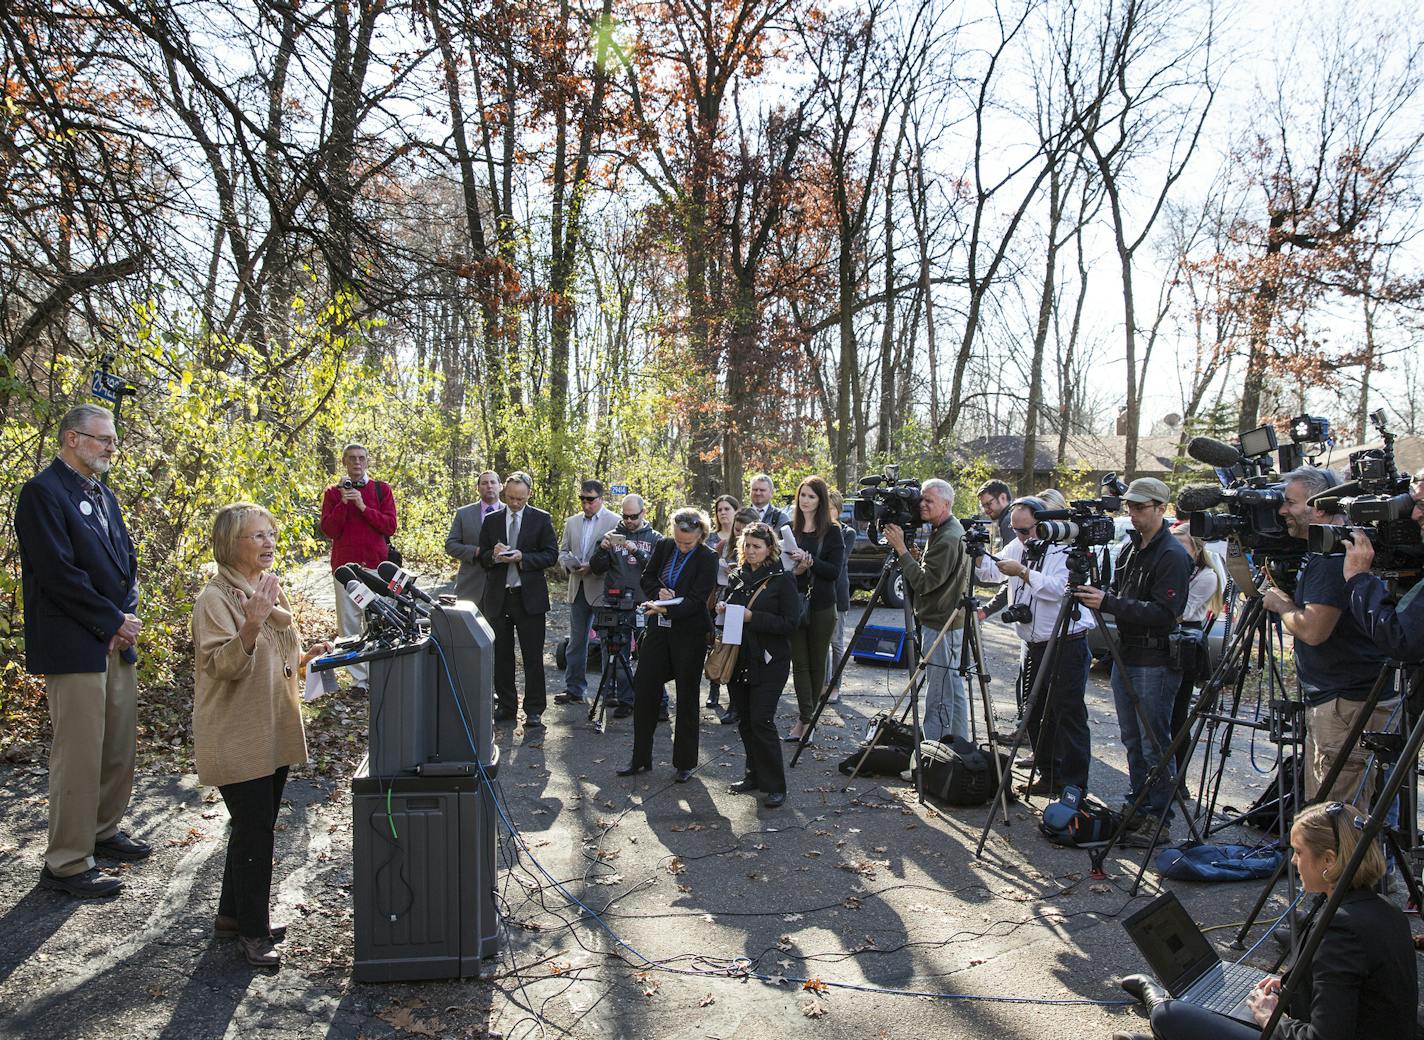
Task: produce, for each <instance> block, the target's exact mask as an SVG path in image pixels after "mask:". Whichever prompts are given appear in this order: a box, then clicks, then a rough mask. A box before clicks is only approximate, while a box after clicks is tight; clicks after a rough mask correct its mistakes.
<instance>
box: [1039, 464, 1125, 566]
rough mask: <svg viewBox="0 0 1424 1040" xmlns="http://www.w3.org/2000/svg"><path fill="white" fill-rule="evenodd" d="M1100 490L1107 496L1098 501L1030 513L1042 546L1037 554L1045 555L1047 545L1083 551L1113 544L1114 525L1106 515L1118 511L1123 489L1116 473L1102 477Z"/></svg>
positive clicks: (1120, 505) (1123, 492)
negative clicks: (1068, 546) (1064, 546)
mask: <svg viewBox="0 0 1424 1040" xmlns="http://www.w3.org/2000/svg"><path fill="white" fill-rule="evenodd" d="M1101 487H1102V490H1103V491H1105V492H1107V493H1106V494H1104V495H1102V496H1100V497H1098V498H1086V499H1075V500H1074V501H1072V502H1069V503H1068V505H1069V506H1070V507H1071V508H1068V509H1040V510H1036V511H1035V512H1034V514H1033V518H1034V520H1036V521H1037V526H1036V527H1035V533H1036V534H1037V535H1038V537H1039V540H1040V541H1041V542H1042V543H1043V546H1042V547H1041V548H1038V552H1039V553H1040V554H1042V553H1044V552H1046V551H1047V547H1048V546H1049V545H1070V546H1072V547H1073V548H1075V549H1085V550H1086V549H1092V548H1095V547H1097V546H1100V545H1111V544H1112V543H1113V542H1115V541H1116V540H1117V524H1116V523H1115V522H1114V521H1113V518H1112V517H1111V516H1109V515H1108V514H1109V513H1117V512H1120V511H1121V510H1122V496H1123V495H1125V494H1127V485H1126V484H1124V483H1123V482H1122V481H1121V480H1120V479H1118V475H1117V474H1116V473H1109V474H1108V475H1107V476H1105V477H1103V479H1102V484H1101Z"/></svg>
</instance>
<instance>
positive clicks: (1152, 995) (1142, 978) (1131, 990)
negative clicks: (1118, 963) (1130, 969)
mask: <svg viewBox="0 0 1424 1040" xmlns="http://www.w3.org/2000/svg"><path fill="white" fill-rule="evenodd" d="M1118 985H1119V986H1121V987H1122V988H1123V989H1124V990H1125V991H1126V992H1127V994H1128V995H1129V996H1131V997H1135V998H1136V999H1137V1000H1138V1001H1140V1002H1141V1003H1142V1006H1143V1007H1144V1008H1146V1009H1147V1011H1148V1013H1149V1014H1150V1013H1151V1012H1152V1009H1153V1008H1155V1007H1156V1006H1157V1005H1158V1004H1160V1003H1162V1002H1163V1001H1164V1000H1170V999H1171V998H1170V996H1169V994H1168V993H1167V991H1166V990H1165V989H1163V988H1162V987H1161V986H1159V985H1157V983H1156V981H1155V980H1154V979H1151V978H1149V977H1148V976H1146V975H1128V976H1127V977H1126V978H1123V979H1120V980H1118Z"/></svg>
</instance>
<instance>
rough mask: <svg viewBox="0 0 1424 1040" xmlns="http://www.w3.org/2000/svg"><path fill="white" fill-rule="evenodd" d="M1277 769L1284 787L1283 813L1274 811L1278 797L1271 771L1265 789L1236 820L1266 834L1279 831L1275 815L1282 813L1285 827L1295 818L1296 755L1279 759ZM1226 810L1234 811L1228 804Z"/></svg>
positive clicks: (1275, 782)
mask: <svg viewBox="0 0 1424 1040" xmlns="http://www.w3.org/2000/svg"><path fill="white" fill-rule="evenodd" d="M1277 771H1278V772H1279V773H1280V780H1282V781H1284V783H1285V788H1286V804H1285V812H1284V814H1279V813H1277V812H1276V806H1277V802H1278V801H1279V799H1278V798H1277V797H1276V790H1277V787H1276V785H1277V777H1276V775H1275V774H1274V773H1273V774H1272V775H1271V780H1270V782H1269V783H1268V784H1266V789H1265V790H1264V791H1262V792H1261V794H1260V796H1259V797H1257V799H1256V800H1255V801H1254V802H1252V803H1251V807H1250V808H1249V809H1247V810H1246V811H1245V812H1244V813H1242V815H1241V819H1240V820H1239V821H1238V822H1239V823H1244V824H1246V825H1247V826H1250V827H1255V828H1256V829H1257V830H1263V831H1266V832H1267V833H1268V834H1276V835H1278V836H1279V831H1277V829H1276V823H1277V822H1278V821H1277V817H1278V816H1279V815H1284V817H1285V824H1286V827H1287V828H1289V827H1290V825H1291V820H1293V819H1295V809H1296V805H1295V772H1296V756H1295V755H1289V756H1287V757H1286V758H1283V759H1281V764H1280V766H1279V767H1278V770H1277ZM1226 810H1227V812H1235V811H1236V810H1235V809H1233V808H1232V807H1231V806H1229V805H1228V806H1227V807H1226Z"/></svg>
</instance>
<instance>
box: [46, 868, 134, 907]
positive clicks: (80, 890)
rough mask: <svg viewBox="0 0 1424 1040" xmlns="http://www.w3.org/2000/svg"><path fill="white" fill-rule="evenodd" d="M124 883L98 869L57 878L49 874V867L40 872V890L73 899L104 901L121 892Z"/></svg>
mask: <svg viewBox="0 0 1424 1040" xmlns="http://www.w3.org/2000/svg"><path fill="white" fill-rule="evenodd" d="M123 887H124V883H123V882H122V881H120V880H119V879H118V878H116V877H109V875H107V874H101V873H99V868H98V867H90V868H89V869H88V870H86V871H84V872H83V873H82V874H72V875H70V876H69V877H59V876H57V875H55V874H51V873H50V870H49V867H45V868H44V869H42V870H41V871H40V888H48V889H50V890H51V891H54V892H64V893H65V894H67V895H71V896H73V897H74V898H75V899H104V898H106V897H107V896H116V895H118V894H119V892H120V891H122V890H123Z"/></svg>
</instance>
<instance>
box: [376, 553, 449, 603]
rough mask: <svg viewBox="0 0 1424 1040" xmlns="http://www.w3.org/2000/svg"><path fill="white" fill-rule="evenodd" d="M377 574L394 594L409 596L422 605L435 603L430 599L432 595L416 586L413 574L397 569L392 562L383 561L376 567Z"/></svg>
mask: <svg viewBox="0 0 1424 1040" xmlns="http://www.w3.org/2000/svg"><path fill="white" fill-rule="evenodd" d="M376 573H377V574H379V575H380V576H381V580H382V581H384V582H385V583H386V586H387V587H388V588H389V589H390V590H391V591H392V592H395V593H399V594H400V595H403V596H409V597H411V598H412V599H416V600H419V601H420V602H421V603H434V602H435V601H434V600H433V599H431V598H430V593H428V592H426V591H425V590H424V589H421V588H419V587H417V586H416V584H415V575H413V574H411V573H410V571H408V570H405V569H403V568H401V567H397V566H396V565H395V564H394V563H392V562H391V561H390V560H382V561H381V562H380V563H379V564H378V565H377V566H376Z"/></svg>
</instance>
